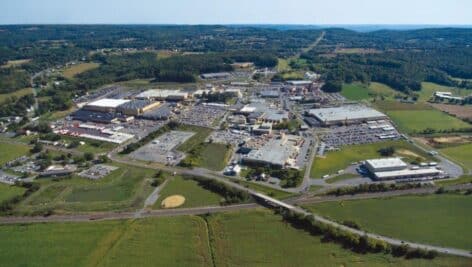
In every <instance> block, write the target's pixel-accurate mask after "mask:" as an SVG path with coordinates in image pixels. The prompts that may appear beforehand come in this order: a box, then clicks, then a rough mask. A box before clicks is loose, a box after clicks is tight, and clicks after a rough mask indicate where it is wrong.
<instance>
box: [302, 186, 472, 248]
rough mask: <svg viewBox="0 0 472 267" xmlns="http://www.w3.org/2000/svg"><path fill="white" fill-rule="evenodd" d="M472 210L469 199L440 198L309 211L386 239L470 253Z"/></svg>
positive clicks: (346, 203) (333, 204) (370, 202)
mask: <svg viewBox="0 0 472 267" xmlns="http://www.w3.org/2000/svg"><path fill="white" fill-rule="evenodd" d="M471 206H472V197H470V196H464V195H460V194H441V195H427V196H405V197H395V198H387V199H368V200H353V201H342V202H326V203H320V204H316V205H313V206H310V207H309V208H310V209H311V210H313V211H314V212H316V213H319V214H321V215H325V216H328V217H330V218H333V219H335V220H338V221H344V220H350V221H354V222H356V223H358V224H359V225H360V227H361V229H364V230H368V231H372V232H375V233H379V234H383V235H386V236H390V237H395V238H400V239H405V240H409V241H416V242H423V243H427V244H435V245H439V246H450V247H457V248H462V249H467V250H470V249H472V232H471V231H470V229H469V228H470V224H471V223H472V218H471V217H470V207H471Z"/></svg>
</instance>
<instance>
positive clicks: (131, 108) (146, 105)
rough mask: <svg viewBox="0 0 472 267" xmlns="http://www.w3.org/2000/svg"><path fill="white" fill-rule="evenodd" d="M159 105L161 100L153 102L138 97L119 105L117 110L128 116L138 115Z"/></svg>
mask: <svg viewBox="0 0 472 267" xmlns="http://www.w3.org/2000/svg"><path fill="white" fill-rule="evenodd" d="M159 105H160V102H153V101H151V100H146V99H142V100H140V99H136V100H131V101H129V102H126V103H124V104H122V105H120V106H118V107H117V108H116V111H118V112H120V113H122V114H125V115H128V116H137V115H140V114H143V113H144V112H146V111H149V110H152V109H154V108H157V107H158V106H159Z"/></svg>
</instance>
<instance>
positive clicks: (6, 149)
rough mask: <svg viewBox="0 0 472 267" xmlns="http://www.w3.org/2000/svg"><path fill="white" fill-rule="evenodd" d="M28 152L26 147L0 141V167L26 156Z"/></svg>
mask: <svg viewBox="0 0 472 267" xmlns="http://www.w3.org/2000/svg"><path fill="white" fill-rule="evenodd" d="M29 150H30V148H29V147H28V146H27V145H21V144H12V143H5V142H3V141H2V140H0V166H1V165H3V164H5V163H7V162H9V161H11V160H14V159H17V158H19V157H21V156H24V155H27V154H28V153H29Z"/></svg>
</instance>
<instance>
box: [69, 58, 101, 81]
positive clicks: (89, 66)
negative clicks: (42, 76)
mask: <svg viewBox="0 0 472 267" xmlns="http://www.w3.org/2000/svg"><path fill="white" fill-rule="evenodd" d="M98 66H100V64H98V63H93V62H91V63H79V64H75V65H71V66H69V67H67V68H65V69H64V70H63V74H64V77H66V78H69V79H72V78H74V77H75V76H76V75H78V74H80V73H82V72H86V71H88V70H93V69H96V68H98Z"/></svg>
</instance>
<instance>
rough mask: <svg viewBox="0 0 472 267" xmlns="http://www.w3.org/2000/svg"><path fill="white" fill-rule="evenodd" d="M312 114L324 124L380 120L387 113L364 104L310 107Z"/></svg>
mask: <svg viewBox="0 0 472 267" xmlns="http://www.w3.org/2000/svg"><path fill="white" fill-rule="evenodd" d="M308 113H309V115H310V116H313V117H315V118H316V119H317V120H319V121H320V122H321V123H322V124H323V125H325V126H330V125H336V124H354V123H359V122H364V121H369V120H380V119H385V118H387V115H385V114H383V113H382V112H379V111H377V110H375V109H372V108H369V107H366V106H364V105H347V106H341V107H334V108H320V109H310V111H309V112H308Z"/></svg>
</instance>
